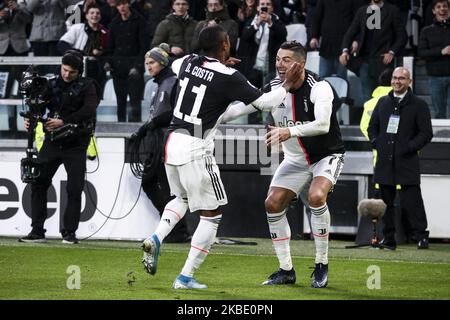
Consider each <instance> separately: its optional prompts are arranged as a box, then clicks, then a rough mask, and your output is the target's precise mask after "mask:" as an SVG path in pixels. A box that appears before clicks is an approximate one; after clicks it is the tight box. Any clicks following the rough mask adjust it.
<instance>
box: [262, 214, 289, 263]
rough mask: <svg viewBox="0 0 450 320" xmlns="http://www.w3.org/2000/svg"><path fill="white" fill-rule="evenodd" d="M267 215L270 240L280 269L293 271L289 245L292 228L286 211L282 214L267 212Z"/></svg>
mask: <svg viewBox="0 0 450 320" xmlns="http://www.w3.org/2000/svg"><path fill="white" fill-rule="evenodd" d="M266 214H267V222H269V230H270V238H271V239H272V244H273V248H274V249H275V253H276V254H277V257H278V261H279V262H280V268H281V269H283V270H286V271H289V270H291V269H292V258H291V248H290V245H289V243H290V240H291V228H290V227H289V222H288V219H287V217H286V209H285V210H284V211H282V212H278V213H268V212H266Z"/></svg>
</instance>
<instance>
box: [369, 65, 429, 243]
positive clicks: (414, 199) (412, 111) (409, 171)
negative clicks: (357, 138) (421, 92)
mask: <svg viewBox="0 0 450 320" xmlns="http://www.w3.org/2000/svg"><path fill="white" fill-rule="evenodd" d="M410 84H411V76H410V73H409V71H408V70H407V69H405V68H403V67H399V68H396V69H395V70H394V72H393V74H392V80H391V85H392V88H393V90H392V91H391V92H390V93H389V94H388V95H387V96H384V97H382V98H380V100H379V101H378V103H377V105H376V107H375V109H374V111H373V113H372V118H371V119H370V123H369V128H368V133H369V138H370V142H371V143H372V146H373V148H374V149H376V150H377V152H378V159H377V163H376V165H375V173H374V180H375V183H378V184H379V185H380V193H381V198H382V199H383V201H384V202H385V203H386V205H387V207H386V212H385V214H384V216H383V223H384V230H383V233H384V239H383V241H382V242H381V245H382V246H383V247H385V248H388V249H392V250H395V248H396V241H395V208H394V199H395V195H396V185H397V184H399V185H400V186H401V190H400V205H401V206H402V208H404V209H405V211H406V212H407V213H408V219H409V223H410V225H411V228H412V237H413V239H414V240H416V241H417V243H418V244H417V247H418V249H428V231H426V229H427V217H426V213H425V207H424V204H423V199H422V192H421V190H420V165H419V155H418V151H419V150H420V149H422V148H423V147H424V146H425V145H426V144H427V143H429V142H430V141H431V138H432V137H433V130H432V126H431V116H430V111H429V109H428V106H427V104H426V102H425V101H423V100H422V99H420V98H418V97H417V96H416V95H415V94H414V93H413V92H412V90H411V88H409V85H410Z"/></svg>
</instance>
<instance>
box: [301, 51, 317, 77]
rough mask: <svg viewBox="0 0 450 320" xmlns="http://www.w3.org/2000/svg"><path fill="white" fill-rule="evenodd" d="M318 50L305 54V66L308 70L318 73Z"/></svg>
mask: <svg viewBox="0 0 450 320" xmlns="http://www.w3.org/2000/svg"><path fill="white" fill-rule="evenodd" d="M319 62H320V57H319V51H308V52H307V54H306V65H305V68H306V69H308V70H309V71H312V72H314V73H317V74H319Z"/></svg>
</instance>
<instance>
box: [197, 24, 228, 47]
mask: <svg viewBox="0 0 450 320" xmlns="http://www.w3.org/2000/svg"><path fill="white" fill-rule="evenodd" d="M227 34H228V33H227V31H226V30H225V29H224V28H223V27H221V26H220V25H214V26H210V27H205V28H203V29H202V31H200V34H199V36H198V45H199V47H200V50H203V51H204V52H205V53H207V54H208V53H217V52H218V51H219V50H220V45H221V44H222V42H223V40H224V39H225V37H226V36H227Z"/></svg>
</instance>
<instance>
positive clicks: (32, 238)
mask: <svg viewBox="0 0 450 320" xmlns="http://www.w3.org/2000/svg"><path fill="white" fill-rule="evenodd" d="M82 73H83V55H82V54H81V53H80V52H78V51H75V50H69V51H67V52H66V54H64V56H63V58H62V64H61V73H60V75H59V76H57V77H54V78H52V79H50V80H49V91H50V94H51V95H52V100H51V101H50V103H49V104H48V105H47V109H48V112H47V118H46V121H45V122H44V131H45V133H46V135H45V141H44V144H43V146H42V148H41V150H40V152H39V153H38V160H39V161H40V175H39V177H38V178H37V179H36V181H34V182H33V183H32V185H31V221H32V222H31V226H32V230H31V232H30V233H29V234H28V235H27V236H25V237H22V238H20V239H19V241H20V242H45V241H46V239H45V231H46V230H45V229H44V222H45V219H46V218H47V190H48V188H49V187H50V185H51V183H52V178H53V176H54V175H55V173H56V171H57V170H58V168H59V166H60V165H61V164H63V165H64V168H65V169H66V171H67V189H66V190H67V207H66V209H65V212H64V218H63V222H62V224H61V225H62V229H61V234H62V237H63V243H67V244H75V243H78V239H77V238H76V236H75V231H76V230H77V229H78V223H79V221H80V214H81V193H82V191H83V187H84V176H85V171H86V149H87V147H88V144H89V139H90V136H91V134H92V130H93V126H94V123H95V116H96V108H97V105H98V103H99V97H98V93H97V92H98V88H97V87H96V83H95V81H93V80H91V79H88V78H82V77H81V75H82ZM66 124H76V125H77V126H78V127H77V130H76V131H75V134H72V135H68V136H65V137H63V138H58V133H59V132H62V131H64V128H65V127H63V126H64V125H66ZM29 126H30V122H29V120H28V119H25V128H26V129H28V128H29ZM33 129H34V128H33Z"/></svg>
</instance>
